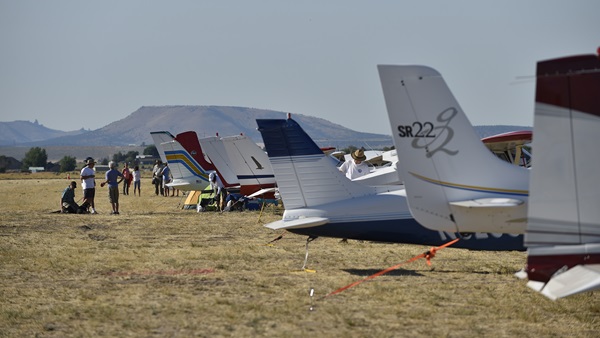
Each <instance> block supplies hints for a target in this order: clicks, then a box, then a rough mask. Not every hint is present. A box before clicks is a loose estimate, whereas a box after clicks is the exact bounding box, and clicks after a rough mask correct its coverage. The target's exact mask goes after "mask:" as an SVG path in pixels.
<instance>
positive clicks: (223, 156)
mask: <svg viewBox="0 0 600 338" xmlns="http://www.w3.org/2000/svg"><path fill="white" fill-rule="evenodd" d="M200 144H201V145H202V149H204V152H205V154H206V155H207V156H208V158H210V160H211V161H212V162H213V163H214V165H215V168H216V170H217V172H218V174H219V177H220V178H221V181H223V184H225V186H226V187H229V186H233V185H239V184H240V183H239V180H238V178H237V176H236V174H235V172H234V171H233V168H232V166H231V163H230V161H229V157H228V155H227V152H226V150H225V147H224V146H223V141H222V140H221V138H220V137H218V136H210V137H204V138H202V139H201V140H200Z"/></svg>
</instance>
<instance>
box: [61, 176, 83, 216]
mask: <svg viewBox="0 0 600 338" xmlns="http://www.w3.org/2000/svg"><path fill="white" fill-rule="evenodd" d="M75 188H77V182H75V181H72V182H71V184H69V186H68V187H66V188H65V190H64V191H63V193H62V196H61V197H60V211H61V212H62V213H66V214H75V213H77V210H78V209H79V206H78V205H77V203H75Z"/></svg>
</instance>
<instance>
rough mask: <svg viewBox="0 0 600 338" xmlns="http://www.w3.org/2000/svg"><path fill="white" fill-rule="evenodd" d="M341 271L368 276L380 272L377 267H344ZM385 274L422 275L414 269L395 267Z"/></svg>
mask: <svg viewBox="0 0 600 338" xmlns="http://www.w3.org/2000/svg"><path fill="white" fill-rule="evenodd" d="M382 270H383V269H382ZM343 271H346V272H347V273H349V274H352V275H355V276H361V277H369V276H371V275H374V274H376V273H378V272H380V271H381V270H377V269H344V270H343ZM385 276H412V277H419V276H423V275H422V274H420V273H418V272H416V271H413V270H402V269H396V270H392V271H390V272H388V273H386V274H385Z"/></svg>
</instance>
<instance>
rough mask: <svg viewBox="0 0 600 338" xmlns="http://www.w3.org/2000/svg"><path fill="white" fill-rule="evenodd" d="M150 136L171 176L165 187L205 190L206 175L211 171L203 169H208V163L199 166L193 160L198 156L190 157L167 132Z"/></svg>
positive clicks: (193, 151) (206, 183)
mask: <svg viewBox="0 0 600 338" xmlns="http://www.w3.org/2000/svg"><path fill="white" fill-rule="evenodd" d="M150 134H151V135H152V139H153V140H154V144H155V145H156V149H157V150H158V152H159V154H160V156H161V159H163V161H164V162H165V163H169V168H170V169H171V175H173V181H172V182H171V183H167V186H169V187H172V188H176V189H179V190H184V191H191V190H202V189H205V188H206V186H207V185H208V175H209V174H210V172H212V171H213V170H210V169H205V167H210V166H209V165H207V163H208V162H206V163H203V164H204V166H203V165H200V164H199V163H198V161H196V159H195V158H198V156H195V157H194V156H191V155H190V153H189V152H188V151H187V150H186V149H185V148H184V147H183V146H182V145H181V143H180V142H179V141H177V139H176V137H175V136H173V135H171V134H170V133H169V132H166V131H161V132H151V133H150ZM194 134H195V133H194ZM184 139H185V137H184ZM196 143H198V139H197V138H196ZM192 153H195V154H197V151H196V150H192ZM211 165H212V164H211Z"/></svg>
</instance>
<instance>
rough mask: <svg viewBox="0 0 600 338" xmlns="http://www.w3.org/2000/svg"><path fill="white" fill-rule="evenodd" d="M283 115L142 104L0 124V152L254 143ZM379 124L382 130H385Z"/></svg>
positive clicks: (342, 138) (356, 142)
mask: <svg viewBox="0 0 600 338" xmlns="http://www.w3.org/2000/svg"><path fill="white" fill-rule="evenodd" d="M286 117H287V113H284V112H278V111H272V110H265V109H255V108H244V107H225V106H163V107H141V108H139V109H138V110H136V111H135V112H133V113H131V114H130V115H129V116H127V117H125V118H124V119H121V120H119V121H115V122H113V123H111V124H108V125H106V126H104V127H102V128H100V129H96V130H93V131H85V130H79V131H76V132H63V131H58V130H52V129H49V128H46V127H44V126H42V125H40V124H38V123H37V121H36V122H33V123H32V122H27V121H14V122H0V155H6V156H12V157H15V158H16V159H22V158H23V156H24V154H25V153H26V152H27V150H29V148H30V147H33V146H39V147H44V148H45V149H47V152H48V156H49V160H59V159H60V158H62V157H63V156H65V155H68V156H76V157H77V158H78V159H83V158H85V157H87V156H93V157H97V158H110V156H112V154H114V153H117V152H118V151H122V152H123V153H126V152H127V151H129V150H135V151H139V152H141V151H142V150H143V149H144V147H143V146H142V144H144V145H151V144H153V141H152V138H151V136H150V132H151V131H161V130H166V131H169V132H170V133H172V134H174V135H175V134H178V133H181V132H184V131H188V130H193V131H196V132H197V133H198V136H199V137H200V138H202V137H208V136H214V135H215V134H216V133H219V135H220V136H232V135H238V134H240V133H243V134H245V135H247V136H248V137H250V138H251V139H253V140H254V141H255V142H256V143H262V138H261V136H260V133H259V132H258V131H257V130H256V119H283V118H286ZM292 117H293V118H294V119H295V120H296V121H298V122H299V123H300V125H301V126H302V128H304V130H305V131H306V132H307V133H308V134H309V135H310V136H311V137H312V138H313V139H314V140H315V141H316V142H317V144H318V145H320V146H332V147H336V148H338V149H343V148H346V147H348V146H350V145H353V146H357V147H360V146H364V147H365V148H372V149H381V148H383V147H390V146H392V145H393V142H392V138H391V136H390V135H384V134H373V133H363V132H359V131H354V130H351V129H348V128H346V127H343V126H341V125H339V124H335V123H332V122H329V121H327V120H324V119H322V118H318V117H312V116H306V115H302V114H292ZM387 128H388V127H387V126H382V130H388V129H387ZM475 128H476V130H477V132H478V133H479V136H480V137H482V138H483V137H487V136H491V135H496V134H500V133H504V132H508V131H514V130H531V129H532V128H531V127H522V126H506V125H497V126H477V127H475Z"/></svg>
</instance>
